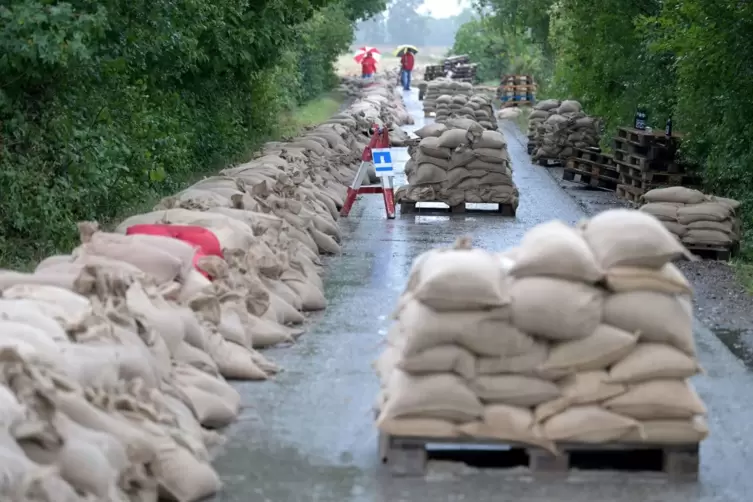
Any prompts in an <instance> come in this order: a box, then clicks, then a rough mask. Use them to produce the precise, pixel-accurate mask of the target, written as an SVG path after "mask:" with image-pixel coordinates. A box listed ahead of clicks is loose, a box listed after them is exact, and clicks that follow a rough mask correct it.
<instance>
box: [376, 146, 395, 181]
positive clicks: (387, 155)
mask: <svg viewBox="0 0 753 502" xmlns="http://www.w3.org/2000/svg"><path fill="white" fill-rule="evenodd" d="M371 158H372V160H373V162H374V170H375V171H376V174H377V176H392V175H394V168H393V166H392V152H391V151H390V149H389V148H373V149H372V150H371Z"/></svg>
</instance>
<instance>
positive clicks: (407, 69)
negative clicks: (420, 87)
mask: <svg viewBox="0 0 753 502" xmlns="http://www.w3.org/2000/svg"><path fill="white" fill-rule="evenodd" d="M415 63H416V58H415V57H413V53H412V52H410V51H405V54H403V57H402V58H400V66H401V67H402V75H401V76H402V82H403V89H405V90H406V91H410V74H411V72H412V71H413V65H414V64H415Z"/></svg>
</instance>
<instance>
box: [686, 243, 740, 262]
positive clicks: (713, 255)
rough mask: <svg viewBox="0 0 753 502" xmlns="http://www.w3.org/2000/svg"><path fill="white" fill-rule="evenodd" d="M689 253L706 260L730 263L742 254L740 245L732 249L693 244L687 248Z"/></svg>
mask: <svg viewBox="0 0 753 502" xmlns="http://www.w3.org/2000/svg"><path fill="white" fill-rule="evenodd" d="M685 247H686V248H687V249H688V251H690V252H691V253H693V254H694V255H696V256H699V257H701V258H703V259H706V260H717V261H729V260H730V259H732V258H734V257H735V256H737V254H738V253H739V252H740V243H739V242H736V243H735V244H733V245H732V246H730V247H721V246H712V245H709V244H692V245H686V246H685Z"/></svg>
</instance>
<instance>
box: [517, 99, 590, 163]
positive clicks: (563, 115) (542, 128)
mask: <svg viewBox="0 0 753 502" xmlns="http://www.w3.org/2000/svg"><path fill="white" fill-rule="evenodd" d="M542 103H543V102H542ZM537 106H538V105H537ZM534 115H535V116H536V117H537V118H538V117H540V114H537V113H536V112H535V111H534V113H532V114H531V116H532V117H533V116H534ZM537 133H538V138H539V139H538V142H537V143H538V148H537V150H536V151H535V152H534V153H533V159H534V160H537V159H539V158H547V159H568V158H570V157H572V156H573V153H574V152H575V149H577V148H580V149H585V148H592V147H597V146H598V145H599V139H600V137H601V123H600V121H599V120H598V119H597V118H596V117H589V116H588V115H586V114H585V113H583V109H582V107H581V105H580V103H578V102H577V101H572V100H566V101H563V102H562V103H561V104H560V105H559V107H558V108H557V110H556V113H553V114H550V115H549V116H548V117H547V118H546V119H545V120H544V121H543V123H540V125H539V126H538V127H537Z"/></svg>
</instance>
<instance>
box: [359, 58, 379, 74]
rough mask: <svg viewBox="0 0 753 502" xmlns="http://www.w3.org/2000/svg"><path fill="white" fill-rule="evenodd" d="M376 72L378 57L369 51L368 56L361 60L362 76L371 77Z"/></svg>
mask: <svg viewBox="0 0 753 502" xmlns="http://www.w3.org/2000/svg"><path fill="white" fill-rule="evenodd" d="M375 73H376V59H374V56H372V55H371V53H370V52H369V53H367V54H366V56H364V58H363V60H361V77H362V78H371V77H373V76H374V74H375Z"/></svg>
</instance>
